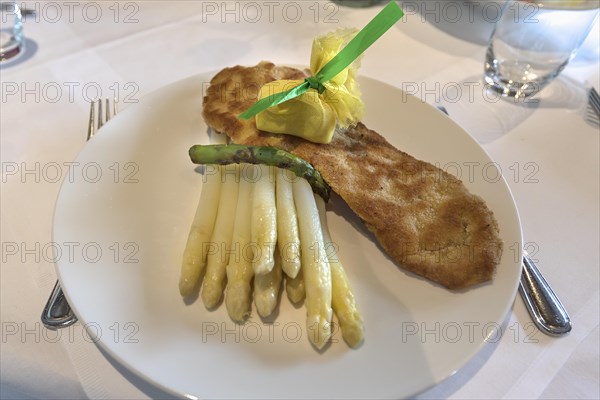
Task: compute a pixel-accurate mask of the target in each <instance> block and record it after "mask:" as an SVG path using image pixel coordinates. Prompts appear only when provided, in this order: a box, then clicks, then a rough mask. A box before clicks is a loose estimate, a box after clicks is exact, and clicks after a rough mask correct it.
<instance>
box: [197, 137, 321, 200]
mask: <svg viewBox="0 0 600 400" xmlns="http://www.w3.org/2000/svg"><path fill="white" fill-rule="evenodd" d="M189 153H190V158H191V159H192V162H193V163H194V164H220V165H226V164H240V163H248V164H266V165H271V166H275V167H278V168H284V169H289V170H290V171H292V172H293V173H294V174H296V176H298V177H300V178H304V179H306V180H307V181H308V183H310V186H311V187H312V189H313V192H315V193H316V194H318V195H319V196H321V197H322V198H323V200H325V201H328V200H329V194H330V192H331V188H330V187H329V185H328V184H327V183H326V182H325V181H324V180H323V177H322V176H321V174H320V173H319V171H317V170H316V169H315V168H314V167H313V166H312V165H311V164H310V163H309V162H308V161H306V160H304V159H302V158H300V157H298V156H296V155H294V154H292V153H288V152H287V151H284V150H281V149H278V148H275V147H267V146H244V145H239V144H229V145H221V144H212V145H198V144H197V145H194V146H192V147H190V151H189Z"/></svg>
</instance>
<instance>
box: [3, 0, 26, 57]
mask: <svg viewBox="0 0 600 400" xmlns="http://www.w3.org/2000/svg"><path fill="white" fill-rule="evenodd" d="M0 10H1V11H0V13H1V22H2V24H1V25H0V61H6V60H9V59H11V58H14V57H16V56H18V55H19V54H21V53H22V51H23V19H22V18H21V10H20V8H19V6H18V5H17V3H16V2H14V1H0Z"/></svg>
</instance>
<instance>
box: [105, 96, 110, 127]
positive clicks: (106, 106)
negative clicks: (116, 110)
mask: <svg viewBox="0 0 600 400" xmlns="http://www.w3.org/2000/svg"><path fill="white" fill-rule="evenodd" d="M104 101H105V104H104V105H105V107H104V108H106V119H105V120H104V122H108V120H109V119H110V102H109V101H108V97H107V98H105V99H104Z"/></svg>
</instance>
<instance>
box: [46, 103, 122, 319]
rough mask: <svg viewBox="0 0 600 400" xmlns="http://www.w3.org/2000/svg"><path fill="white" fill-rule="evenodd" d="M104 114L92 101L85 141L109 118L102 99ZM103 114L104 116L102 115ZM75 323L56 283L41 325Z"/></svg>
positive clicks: (73, 315)
mask: <svg viewBox="0 0 600 400" xmlns="http://www.w3.org/2000/svg"><path fill="white" fill-rule="evenodd" d="M104 100H105V101H104V104H105V107H104V112H103V107H102V99H99V100H97V101H92V102H91V103H90V118H89V123H88V132H87V140H90V139H91V138H92V136H94V135H95V134H96V131H97V130H99V129H100V128H102V126H103V125H104V124H105V123H106V122H108V120H109V119H110V117H111V113H110V102H109V100H108V99H104ZM96 104H97V105H98V118H96V111H95V108H96V107H95V105H96ZM103 114H104V115H103ZM112 114H113V116H114V115H116V114H117V98H116V97H115V99H114V101H113V113H112ZM75 322H77V317H76V316H75V314H74V313H73V310H72V309H71V306H70V305H69V303H68V302H67V298H66V297H65V294H64V293H63V291H62V288H61V287H60V284H59V283H58V281H56V283H55V284H54V289H52V293H50V297H49V298H48V301H47V302H46V306H45V307H44V311H42V323H43V324H44V326H46V328H49V329H59V328H65V327H67V326H70V325H73V324H74V323H75Z"/></svg>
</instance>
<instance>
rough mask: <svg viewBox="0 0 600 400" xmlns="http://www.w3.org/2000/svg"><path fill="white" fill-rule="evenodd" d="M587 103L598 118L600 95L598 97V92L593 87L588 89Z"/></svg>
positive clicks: (599, 114)
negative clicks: (588, 102)
mask: <svg viewBox="0 0 600 400" xmlns="http://www.w3.org/2000/svg"><path fill="white" fill-rule="evenodd" d="M589 101H590V105H591V106H592V108H593V109H594V111H595V112H596V115H597V116H599V117H600V95H598V92H597V91H596V89H595V88H593V87H592V88H591V89H590V93H589Z"/></svg>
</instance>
